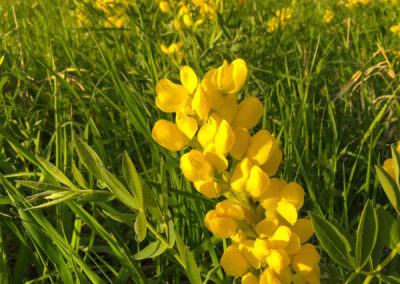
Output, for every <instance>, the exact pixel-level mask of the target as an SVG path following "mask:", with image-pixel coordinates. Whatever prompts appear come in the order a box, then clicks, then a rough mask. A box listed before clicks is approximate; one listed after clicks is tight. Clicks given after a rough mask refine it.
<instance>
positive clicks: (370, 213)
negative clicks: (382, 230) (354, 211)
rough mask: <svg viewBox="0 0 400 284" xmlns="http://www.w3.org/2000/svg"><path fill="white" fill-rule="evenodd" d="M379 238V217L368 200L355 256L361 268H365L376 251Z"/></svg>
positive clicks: (361, 222)
mask: <svg viewBox="0 0 400 284" xmlns="http://www.w3.org/2000/svg"><path fill="white" fill-rule="evenodd" d="M377 236H378V217H377V216H376V212H375V208H374V207H373V206H372V203H371V201H370V200H368V201H367V203H366V204H365V206H364V210H363V212H362V214H361V218H360V223H359V224H358V229H357V239H356V252H355V256H356V264H357V266H358V267H359V268H363V267H364V266H365V264H367V262H368V259H369V258H370V256H371V254H372V251H373V249H374V246H375V243H376V238H377Z"/></svg>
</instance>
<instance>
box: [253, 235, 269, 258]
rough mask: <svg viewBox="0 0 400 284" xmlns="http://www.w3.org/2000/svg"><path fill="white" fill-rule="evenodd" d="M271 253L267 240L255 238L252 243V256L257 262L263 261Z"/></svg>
mask: <svg viewBox="0 0 400 284" xmlns="http://www.w3.org/2000/svg"><path fill="white" fill-rule="evenodd" d="M270 252H271V248H270V243H269V241H268V240H264V239H259V238H256V240H255V241H254V247H253V255H254V256H255V257H256V258H257V259H258V260H263V259H265V258H266V257H267V256H268V255H269V254H270Z"/></svg>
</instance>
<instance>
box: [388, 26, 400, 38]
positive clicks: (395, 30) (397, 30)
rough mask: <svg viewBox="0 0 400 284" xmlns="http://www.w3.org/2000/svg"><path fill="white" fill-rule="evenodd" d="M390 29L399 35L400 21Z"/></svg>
mask: <svg viewBox="0 0 400 284" xmlns="http://www.w3.org/2000/svg"><path fill="white" fill-rule="evenodd" d="M390 31H391V32H392V33H394V34H396V35H398V36H400V23H398V24H397V25H394V26H392V27H390Z"/></svg>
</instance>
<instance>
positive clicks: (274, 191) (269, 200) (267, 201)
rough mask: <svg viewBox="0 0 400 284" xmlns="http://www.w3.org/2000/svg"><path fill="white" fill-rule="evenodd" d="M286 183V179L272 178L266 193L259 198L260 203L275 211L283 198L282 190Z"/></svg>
mask: <svg viewBox="0 0 400 284" xmlns="http://www.w3.org/2000/svg"><path fill="white" fill-rule="evenodd" d="M285 185H286V182H285V181H284V180H280V179H277V178H271V179H270V180H269V187H268V189H267V190H265V191H264V193H263V194H262V195H261V196H260V197H259V198H258V200H259V201H260V204H261V206H262V207H263V208H265V210H267V211H269V212H273V211H275V210H276V205H277V203H278V201H279V200H280V199H281V190H282V188H283V187H284V186H285Z"/></svg>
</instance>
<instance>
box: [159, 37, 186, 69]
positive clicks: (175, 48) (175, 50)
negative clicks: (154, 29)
mask: <svg viewBox="0 0 400 284" xmlns="http://www.w3.org/2000/svg"><path fill="white" fill-rule="evenodd" d="M160 48H161V51H162V52H163V53H164V54H167V55H168V56H169V57H170V58H171V60H172V62H174V63H175V64H178V65H179V64H180V63H181V61H182V58H183V52H182V50H181V48H182V42H176V43H175V42H173V43H171V44H170V45H169V46H168V47H167V46H166V45H164V44H161V45H160Z"/></svg>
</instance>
